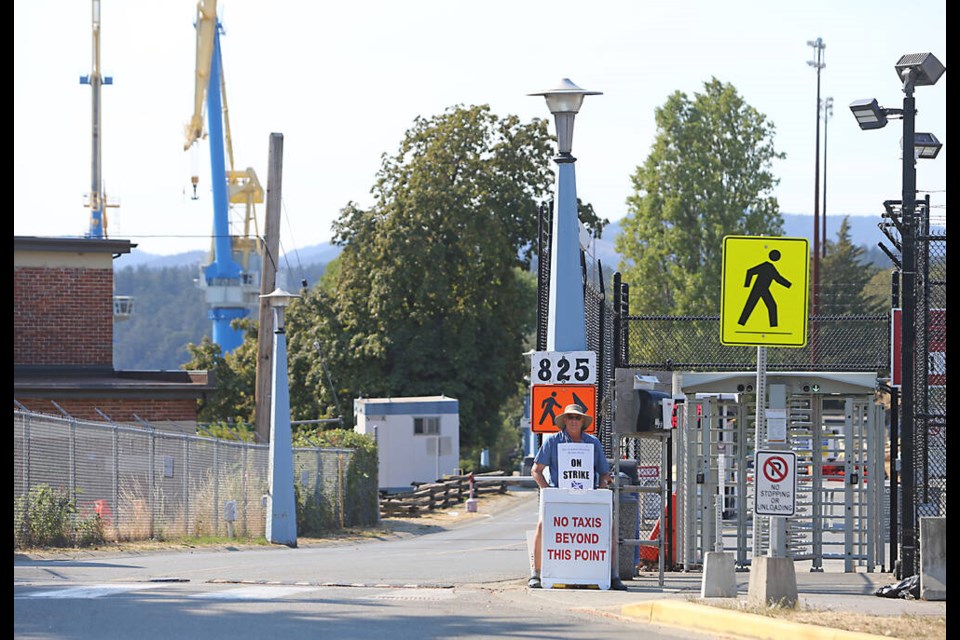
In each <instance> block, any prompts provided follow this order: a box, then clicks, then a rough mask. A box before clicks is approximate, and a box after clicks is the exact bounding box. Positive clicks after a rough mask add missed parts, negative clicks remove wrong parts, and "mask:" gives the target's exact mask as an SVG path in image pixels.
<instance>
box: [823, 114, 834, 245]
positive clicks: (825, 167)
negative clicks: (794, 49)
mask: <svg viewBox="0 0 960 640" xmlns="http://www.w3.org/2000/svg"><path fill="white" fill-rule="evenodd" d="M831 116H833V98H824V100H823V211H821V214H822V219H823V224H822V226H821V228H822V229H823V233H822V234H821V237H822V238H823V251H822V252H821V255H822V256H823V257H824V258H826V257H827V121H828V120H829V119H830V117H831Z"/></svg>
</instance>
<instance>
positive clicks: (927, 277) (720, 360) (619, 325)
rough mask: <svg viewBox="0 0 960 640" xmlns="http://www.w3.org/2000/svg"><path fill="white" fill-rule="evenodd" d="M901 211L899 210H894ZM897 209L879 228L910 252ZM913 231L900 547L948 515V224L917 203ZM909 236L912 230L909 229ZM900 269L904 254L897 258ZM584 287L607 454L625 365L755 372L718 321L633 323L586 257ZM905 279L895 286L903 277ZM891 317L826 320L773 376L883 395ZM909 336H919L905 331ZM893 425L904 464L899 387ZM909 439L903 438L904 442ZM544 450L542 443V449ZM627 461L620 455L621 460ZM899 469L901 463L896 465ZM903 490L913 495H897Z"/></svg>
mask: <svg viewBox="0 0 960 640" xmlns="http://www.w3.org/2000/svg"><path fill="white" fill-rule="evenodd" d="M891 204H892V205H893V206H892V207H891V206H889V205H891ZM885 206H886V207H887V208H888V210H887V214H886V215H885V216H884V219H885V220H884V221H883V222H880V223H879V224H878V226H880V227H881V228H882V229H884V233H885V234H886V235H887V237H888V238H889V239H890V240H891V242H892V243H893V244H894V246H895V247H896V249H897V250H898V251H902V249H903V242H904V237H903V235H902V232H903V230H904V228H905V226H906V223H909V222H910V221H904V220H902V215H901V212H900V211H899V209H898V207H899V203H898V202H888V203H885ZM552 208H553V207H552V204H550V205H544V206H542V207H541V208H540V236H539V248H540V253H539V256H540V258H539V259H540V262H539V268H538V279H539V280H538V282H539V295H538V301H537V309H538V317H537V349H538V350H543V349H545V348H546V336H547V328H548V322H549V318H548V317H547V310H548V308H549V279H550V266H549V265H550V255H549V247H550V229H551V218H552ZM912 225H913V226H912V229H913V233H912V234H911V235H910V236H909V237H908V239H907V241H908V242H910V243H912V245H911V246H912V247H914V248H915V256H916V258H915V259H916V264H915V265H914V266H915V273H916V276H915V286H914V287H913V288H912V291H911V292H910V293H911V301H912V303H913V305H914V309H915V314H914V323H913V326H912V331H913V332H914V336H915V338H916V340H915V348H914V358H913V363H914V368H913V371H914V375H913V377H912V378H913V384H912V386H911V388H910V389H901V390H899V391H900V394H899V395H901V396H902V395H903V394H906V393H909V394H911V396H910V399H911V400H912V411H911V418H912V420H909V421H905V422H907V423H909V424H911V425H912V428H911V436H912V438H911V441H912V445H911V446H912V451H911V452H904V455H910V459H911V461H912V463H913V464H912V467H913V469H914V474H915V476H916V480H915V482H905V483H904V484H905V485H906V486H905V487H901V486H899V485H898V481H897V474H896V471H894V472H893V473H891V505H890V506H891V508H892V510H893V511H894V512H895V513H897V516H896V517H894V518H892V523H891V530H892V532H893V533H892V538H893V539H892V540H891V542H892V543H893V542H898V543H901V544H902V540H907V541H908V542H909V543H910V544H911V545H912V544H913V541H918V540H919V517H923V516H946V500H947V498H946V465H947V456H946V450H947V449H946V444H947V437H946V421H947V418H946V416H947V410H946V397H947V387H946V367H947V363H946V325H947V321H946V316H947V312H946V284H947V271H946V270H947V257H946V245H947V243H946V240H947V239H946V225H945V223H944V220H943V219H936V217H935V216H932V215H931V210H930V198H929V196H927V198H926V201H925V202H924V203H919V202H918V203H917V207H916V219H915V220H913V221H912ZM908 230H909V228H908ZM888 254H889V255H890V256H891V258H892V259H893V261H894V263H895V264H896V266H897V269H898V271H902V268H903V265H902V264H897V259H898V258H897V256H896V255H894V254H893V253H892V252H889V251H888ZM581 267H582V272H583V286H584V314H585V317H586V330H587V348H588V349H590V350H593V351H595V352H596V354H597V387H598V388H597V394H598V395H597V397H598V400H599V403H598V415H597V435H598V437H599V438H600V440H601V442H603V444H604V448H605V450H606V452H607V455H608V456H612V455H613V454H614V451H613V448H614V444H613V442H612V438H611V433H612V418H613V417H612V415H611V414H612V412H611V410H610V409H611V404H612V402H611V396H612V394H611V393H609V390H608V389H607V386H608V385H609V383H610V380H612V379H613V378H614V375H615V373H614V372H615V370H616V368H617V367H629V368H636V369H646V370H649V371H714V370H715V371H755V370H756V366H757V360H756V348H755V347H740V346H726V345H723V344H721V343H720V338H719V336H720V317H719V316H630V315H629V295H630V291H629V285H628V284H627V283H623V282H621V281H620V274H619V273H615V274H613V286H612V288H611V289H612V290H611V291H609V292H608V291H607V289H606V284H605V282H604V272H603V268H602V265H600V264H599V262H598V264H597V265H596V266H594V265H592V264H588V263H587V262H586V260H585V258H584V257H581ZM895 281H896V278H895ZM892 302H893V304H892V307H898V306H899V304H900V301H899V300H897V299H896V295H895V296H894V300H893V301H892ZM892 324H893V323H892V317H891V314H890V313H884V314H878V315H817V316H811V317H809V318H808V341H807V345H806V346H804V347H802V348H783V349H771V350H769V351H768V353H767V363H766V366H767V369H768V370H771V371H862V372H874V373H875V374H876V375H877V383H878V388H883V387H885V386H886V385H885V382H884V381H885V380H890V379H891V378H892V377H893V376H892V374H893V371H892V365H894V364H896V362H891V353H892V352H893V351H894V346H895V345H893V344H891V335H892V333H893V332H892V329H891V327H892ZM904 330H905V331H906V330H910V329H909V328H907V327H904ZM891 391H892V393H891V396H892V404H891V411H892V413H891V422H892V425H893V426H892V429H891V431H892V433H893V434H894V437H893V438H892V442H891V455H892V457H893V458H894V459H896V458H897V456H898V449H897V445H898V442H897V439H898V438H897V437H896V428H895V425H896V423H897V411H898V407H897V400H896V399H897V396H898V393H897V389H895V388H894V389H891ZM901 437H902V435H901ZM538 444H539V442H538ZM618 453H619V452H618ZM895 466H896V465H894V467H895ZM902 490H905V491H909V494H910V495H908V496H902V495H898V494H899V493H900V492H901V491H902ZM903 508H909V509H911V513H915V515H916V516H917V517H914V518H910V520H909V521H910V522H911V523H914V524H915V527H913V528H912V532H907V534H904V532H903V531H899V527H898V525H897V523H899V522H903V521H904V520H903V517H902V509H903ZM910 561H911V563H912V566H910V567H905V568H903V569H902V574H903V575H905V576H909V575H916V574H918V573H919V554H912V553H911V556H910Z"/></svg>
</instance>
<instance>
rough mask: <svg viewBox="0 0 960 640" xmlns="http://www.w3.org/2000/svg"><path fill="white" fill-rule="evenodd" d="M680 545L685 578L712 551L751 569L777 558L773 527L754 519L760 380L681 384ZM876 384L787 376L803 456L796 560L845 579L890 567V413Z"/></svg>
mask: <svg viewBox="0 0 960 640" xmlns="http://www.w3.org/2000/svg"><path fill="white" fill-rule="evenodd" d="M678 378H679V381H680V385H681V394H676V393H675V395H676V396H678V397H682V400H678V401H677V404H676V407H677V411H678V421H677V424H678V434H677V438H676V443H677V445H676V446H677V454H676V461H677V468H676V477H677V480H678V491H677V495H676V500H677V514H678V523H677V545H678V547H679V550H678V555H677V558H678V561H679V562H680V563H681V564H682V565H683V567H684V569H685V570H690V569H692V568H696V567H700V566H702V564H703V558H704V554H705V553H706V552H708V551H727V552H730V553H733V554H734V557H735V563H736V565H737V566H738V567H740V568H744V567H747V566H749V565H750V563H751V558H753V557H758V556H762V555H767V553H768V551H769V550H770V524H771V517H768V516H758V515H755V514H754V512H753V496H754V478H753V473H754V468H753V466H754V457H755V452H756V451H757V449H758V447H759V448H761V449H763V448H765V447H766V443H767V441H766V435H767V434H765V433H761V434H759V437H758V434H757V432H756V393H754V385H755V383H756V374H754V373H729V372H725V373H686V374H683V375H682V376H678ZM875 383H876V377H875V376H871V375H870V374H863V373H837V374H811V373H777V374H776V375H770V374H768V376H767V381H766V384H767V385H768V388H769V389H770V390H771V396H772V395H773V391H774V388H775V387H777V386H782V387H783V388H782V389H780V392H781V393H782V394H783V397H784V398H785V405H786V406H785V409H786V411H785V416H786V442H785V448H786V449H788V450H790V451H792V452H793V453H795V454H796V461H797V462H796V467H797V468H796V479H797V483H796V490H795V504H796V509H795V515H794V516H791V517H789V518H785V520H786V523H785V524H786V546H787V549H786V554H787V556H788V557H791V558H793V559H795V560H798V561H799V560H807V561H810V570H811V571H822V570H823V562H824V560H841V561H843V570H844V571H845V572H855V571H857V567H865V569H866V571H868V572H873V571H874V570H876V567H877V565H878V564H879V565H881V567H882V565H883V557H884V551H885V540H886V537H887V536H886V535H885V533H886V531H885V527H886V525H887V522H888V519H887V516H886V514H885V512H884V507H885V505H886V504H887V502H888V501H887V500H886V499H885V492H886V491H887V486H888V485H887V482H886V478H885V470H884V442H885V438H884V433H883V429H884V427H883V425H884V407H883V406H882V405H880V404H877V403H876V401H875V396H874V387H875Z"/></svg>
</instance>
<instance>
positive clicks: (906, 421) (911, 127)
mask: <svg viewBox="0 0 960 640" xmlns="http://www.w3.org/2000/svg"><path fill="white" fill-rule="evenodd" d="M894 69H895V70H896V72H897V76H898V77H899V78H900V81H901V82H902V83H903V94H904V96H903V109H885V108H883V107H881V106H880V105H879V104H877V101H876V99H870V100H856V101H854V102H852V103H851V104H850V110H851V111H852V112H853V115H854V116H855V117H856V119H857V123H858V124H859V125H860V128H861V129H864V130H870V129H881V128H883V127H884V126H886V124H887V118H888V117H896V116H899V117H901V118H902V119H903V141H902V144H903V158H902V166H901V169H902V187H903V193H902V199H901V201H900V217H901V232H900V239H901V245H902V255H901V260H902V269H901V301H902V312H901V339H900V387H901V401H900V433H901V435H900V452H901V453H900V476H901V479H902V480H901V497H902V501H901V508H900V509H901V514H902V515H901V536H900V548H901V553H900V563H901V564H900V566H901V572H900V575H901V576H910V575H916V574H917V573H918V569H919V567H918V562H917V559H918V558H917V517H916V516H917V514H916V508H917V504H916V497H915V495H914V493H915V490H916V479H917V478H916V471H915V468H914V438H913V436H914V408H913V407H914V395H915V394H916V391H917V387H916V384H915V382H914V363H915V358H916V353H914V351H915V349H916V346H917V340H916V338H917V336H916V274H917V258H916V247H915V246H914V245H915V244H916V213H915V209H916V205H917V156H918V155H919V156H920V157H921V158H935V157H936V156H937V153H939V151H940V147H941V146H942V145H940V144H939V141H937V139H936V137H935V136H933V134H928V133H923V134H919V135H918V134H917V133H916V131H915V122H916V113H917V112H916V103H915V101H914V98H913V90H914V88H915V87H920V86H926V85H933V84H936V83H937V80H939V79H940V76H941V75H943V73H944V71H946V69H944V67H943V64H941V63H940V61H939V60H937V58H936V57H935V56H934V55H933V54H932V53H909V54H906V55H904V56H901V58H900V60H899V61H897V64H896V65H894ZM924 357H926V356H925V355H924ZM926 382H927V381H926V380H922V381H921V386H923V387H925V386H926Z"/></svg>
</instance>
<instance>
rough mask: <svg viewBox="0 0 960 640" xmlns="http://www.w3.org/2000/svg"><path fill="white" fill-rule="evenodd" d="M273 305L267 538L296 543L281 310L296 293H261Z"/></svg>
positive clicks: (278, 290)
mask: <svg viewBox="0 0 960 640" xmlns="http://www.w3.org/2000/svg"><path fill="white" fill-rule="evenodd" d="M260 297H261V298H264V299H265V300H267V302H269V303H270V306H271V307H273V326H274V330H273V385H272V388H271V394H270V398H271V402H270V488H269V490H268V493H267V531H266V538H267V541H269V542H272V543H274V544H285V545H287V546H288V547H296V546H297V505H296V498H295V496H294V493H293V434H292V433H291V427H290V386H289V381H288V379H287V340H286V334H285V333H284V327H283V310H284V308H286V307H287V305H289V304H290V302H291V301H292V300H293V299H294V298H299V297H300V296H298V295H295V294H292V293H289V292H287V291H284V290H283V289H279V288H278V289H274V290H273V291H272V292H271V293H268V294H265V295H261V296H260Z"/></svg>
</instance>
